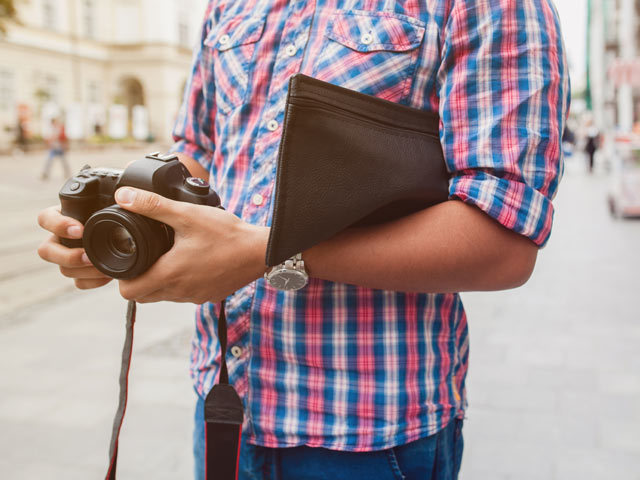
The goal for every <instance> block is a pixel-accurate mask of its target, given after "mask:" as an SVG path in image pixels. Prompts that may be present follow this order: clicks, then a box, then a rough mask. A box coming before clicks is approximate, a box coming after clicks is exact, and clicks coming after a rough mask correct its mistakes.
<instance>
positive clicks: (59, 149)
mask: <svg viewBox="0 0 640 480" xmlns="http://www.w3.org/2000/svg"><path fill="white" fill-rule="evenodd" d="M47 147H48V149H49V156H48V157H47V161H46V162H45V164H44V170H43V171H42V175H41V176H40V178H41V179H42V180H47V179H48V178H49V171H50V170H51V165H52V164H53V160H54V159H55V158H59V159H60V161H61V162H62V167H63V168H64V175H65V177H70V176H71V167H70V166H69V162H68V161H67V157H66V152H67V150H68V147H69V141H68V139H67V135H66V133H65V131H64V123H63V122H62V121H61V120H60V119H58V118H54V119H53V120H51V134H50V135H49V137H48V138H47Z"/></svg>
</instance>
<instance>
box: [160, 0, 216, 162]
mask: <svg viewBox="0 0 640 480" xmlns="http://www.w3.org/2000/svg"><path fill="white" fill-rule="evenodd" d="M212 5H213V2H212V1H210V2H209V4H208V6H207V9H206V11H205V17H204V24H203V27H202V35H201V38H200V41H199V43H198V44H197V45H196V47H195V48H194V51H193V61H192V65H191V72H190V74H189V78H188V80H187V83H186V85H185V90H184V96H183V100H182V105H181V106H180V110H179V112H178V116H177V118H176V122H175V125H174V127H173V139H174V141H175V144H174V145H173V146H172V148H171V151H172V152H183V153H185V154H186V155H189V156H190V157H191V158H193V159H195V160H197V161H198V162H199V163H200V164H201V165H202V166H203V167H204V168H206V169H207V170H208V171H210V170H211V163H212V161H213V152H214V150H215V133H214V125H215V111H216V108H215V107H216V106H215V101H214V98H215V95H213V94H212V93H208V94H207V95H205V94H204V91H203V82H204V81H205V77H206V75H205V72H202V68H201V62H200V59H201V56H202V53H203V48H206V47H204V40H205V38H206V36H207V33H208V31H209V30H210V28H211V13H212ZM209 88H211V87H209Z"/></svg>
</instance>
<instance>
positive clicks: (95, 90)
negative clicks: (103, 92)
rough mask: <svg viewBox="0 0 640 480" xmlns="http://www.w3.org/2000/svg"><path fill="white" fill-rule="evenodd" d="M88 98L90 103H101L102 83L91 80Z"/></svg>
mask: <svg viewBox="0 0 640 480" xmlns="http://www.w3.org/2000/svg"><path fill="white" fill-rule="evenodd" d="M87 100H88V101H89V103H91V104H93V103H100V85H99V84H98V82H95V81H91V82H89V83H88V84H87Z"/></svg>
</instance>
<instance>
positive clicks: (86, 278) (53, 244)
mask: <svg viewBox="0 0 640 480" xmlns="http://www.w3.org/2000/svg"><path fill="white" fill-rule="evenodd" d="M38 223H39V224H40V226H41V227H42V228H44V229H45V230H48V231H49V232H51V233H53V235H51V236H50V237H49V238H48V239H47V240H45V241H44V242H43V243H42V245H40V247H38V255H40V257H41V258H42V259H43V260H46V261H47V262H51V263H55V264H57V265H59V266H60V272H61V273H62V274H63V275H64V276H65V277H69V278H73V280H74V282H75V284H76V287H77V288H79V289H82V290H86V289H90V288H97V287H101V286H103V285H106V284H107V283H109V282H110V281H111V278H110V277H107V276H106V275H105V274H104V273H102V272H100V271H99V270H98V269H96V268H95V267H94V266H93V265H92V264H91V261H90V260H89V258H88V257H87V255H86V254H85V252H84V248H67V247H65V246H64V245H62V244H61V243H60V237H62V238H72V239H77V238H82V231H83V229H84V227H83V226H82V224H81V223H80V222H78V221H77V220H75V219H73V218H70V217H65V216H63V215H62V214H61V213H60V207H50V208H47V209H46V210H43V211H41V212H40V214H39V215H38Z"/></svg>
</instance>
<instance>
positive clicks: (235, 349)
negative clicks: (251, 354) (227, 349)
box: [231, 345, 242, 358]
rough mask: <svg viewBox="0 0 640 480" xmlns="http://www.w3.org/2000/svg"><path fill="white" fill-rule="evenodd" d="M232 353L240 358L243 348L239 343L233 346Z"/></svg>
mask: <svg viewBox="0 0 640 480" xmlns="http://www.w3.org/2000/svg"><path fill="white" fill-rule="evenodd" d="M231 355H233V356H234V357H236V358H240V355H242V348H240V347H239V346H237V345H234V346H233V347H231Z"/></svg>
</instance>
